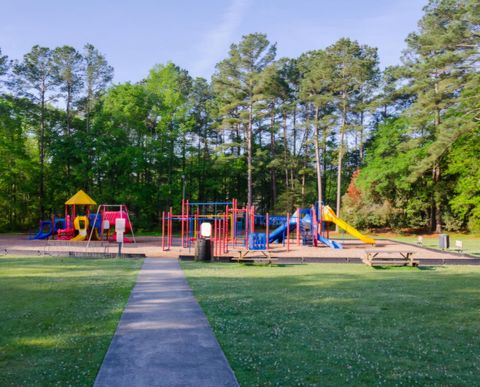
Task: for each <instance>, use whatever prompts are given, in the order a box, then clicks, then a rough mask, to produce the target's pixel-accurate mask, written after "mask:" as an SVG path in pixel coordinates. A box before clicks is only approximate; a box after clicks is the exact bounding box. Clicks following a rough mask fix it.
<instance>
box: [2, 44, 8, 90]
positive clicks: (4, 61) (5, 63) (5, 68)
mask: <svg viewBox="0 0 480 387" xmlns="http://www.w3.org/2000/svg"><path fill="white" fill-rule="evenodd" d="M9 67H10V66H9V62H8V56H6V55H2V49H1V48H0V85H1V84H2V81H1V77H3V76H4V75H5V74H6V73H7V71H8V69H9Z"/></svg>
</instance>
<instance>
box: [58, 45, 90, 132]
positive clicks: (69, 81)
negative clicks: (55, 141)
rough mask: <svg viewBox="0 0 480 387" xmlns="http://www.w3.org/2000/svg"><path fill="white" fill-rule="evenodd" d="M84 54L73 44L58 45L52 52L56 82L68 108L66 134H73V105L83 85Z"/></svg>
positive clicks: (66, 108)
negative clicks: (72, 45)
mask: <svg viewBox="0 0 480 387" xmlns="http://www.w3.org/2000/svg"><path fill="white" fill-rule="evenodd" d="M82 67H83V58H82V55H81V54H80V53H79V52H78V51H77V50H75V48H73V47H71V46H62V47H57V48H55V49H54V50H53V52H52V69H53V76H54V79H55V82H56V83H57V84H58V85H59V86H60V91H61V92H62V93H63V98H64V100H65V110H66V127H65V134H67V135H70V134H71V125H72V105H73V104H74V103H75V102H76V101H77V98H78V95H79V93H80V91H81V90H82V87H83V79H82V71H83V68H82Z"/></svg>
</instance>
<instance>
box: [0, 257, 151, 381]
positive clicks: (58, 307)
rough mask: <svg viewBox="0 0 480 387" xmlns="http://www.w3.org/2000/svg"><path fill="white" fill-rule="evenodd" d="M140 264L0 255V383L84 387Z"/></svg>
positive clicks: (97, 364) (92, 375)
mask: <svg viewBox="0 0 480 387" xmlns="http://www.w3.org/2000/svg"><path fill="white" fill-rule="evenodd" d="M140 265H141V261H140V260H93V259H78V258H52V257H48V258H12V257H0V385H1V386H54V385H62V386H68V385H72V386H91V385H92V384H93V381H94V380H95V376H96V374H97V371H98V369H99V367H100V365H101V363H102V360H103V357H104V355H105V353H106V351H107V349H108V346H109V344H110V341H111V338H112V335H113V333H114V332H115V328H116V326H117V323H118V320H119V318H120V315H121V313H122V311H123V308H124V306H125V304H126V302H127V300H128V296H129V294H130V291H131V289H132V286H133V284H134V282H135V279H136V275H137V273H138V270H139V268H140Z"/></svg>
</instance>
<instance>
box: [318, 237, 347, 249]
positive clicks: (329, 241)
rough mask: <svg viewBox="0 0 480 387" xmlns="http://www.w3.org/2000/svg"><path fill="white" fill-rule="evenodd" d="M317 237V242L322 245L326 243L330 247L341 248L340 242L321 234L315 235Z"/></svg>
mask: <svg viewBox="0 0 480 387" xmlns="http://www.w3.org/2000/svg"><path fill="white" fill-rule="evenodd" d="M317 238H318V241H319V242H322V243H323V244H324V245H327V246H328V247H330V248H332V249H343V246H342V245H341V244H340V243H338V242H335V241H334V240H332V239H328V238H325V237H322V236H321V235H317Z"/></svg>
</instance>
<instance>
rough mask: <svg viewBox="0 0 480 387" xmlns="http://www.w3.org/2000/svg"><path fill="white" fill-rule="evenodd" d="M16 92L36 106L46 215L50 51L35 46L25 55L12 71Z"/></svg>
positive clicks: (40, 188)
mask: <svg viewBox="0 0 480 387" xmlns="http://www.w3.org/2000/svg"><path fill="white" fill-rule="evenodd" d="M13 72H14V75H15V76H16V78H15V81H14V83H13V85H12V87H13V88H14V90H15V91H16V93H17V94H18V95H20V96H25V97H27V98H28V99H30V100H31V101H32V102H33V103H34V104H35V105H36V106H37V107H38V110H37V111H38V113H35V116H36V117H35V125H36V126H37V128H38V132H37V133H38V148H39V158H40V171H39V183H38V196H39V211H40V216H43V215H44V214H45V203H44V199H45V132H46V130H47V104H48V103H49V102H50V101H53V100H54V99H55V94H54V93H53V91H54V86H55V84H56V79H55V78H54V76H53V66H52V51H51V50H50V49H49V48H47V47H40V46H38V45H37V46H34V47H33V48H32V50H31V51H30V52H29V53H27V54H25V55H24V57H23V61H22V62H21V63H16V64H15V65H14V68H13Z"/></svg>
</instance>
